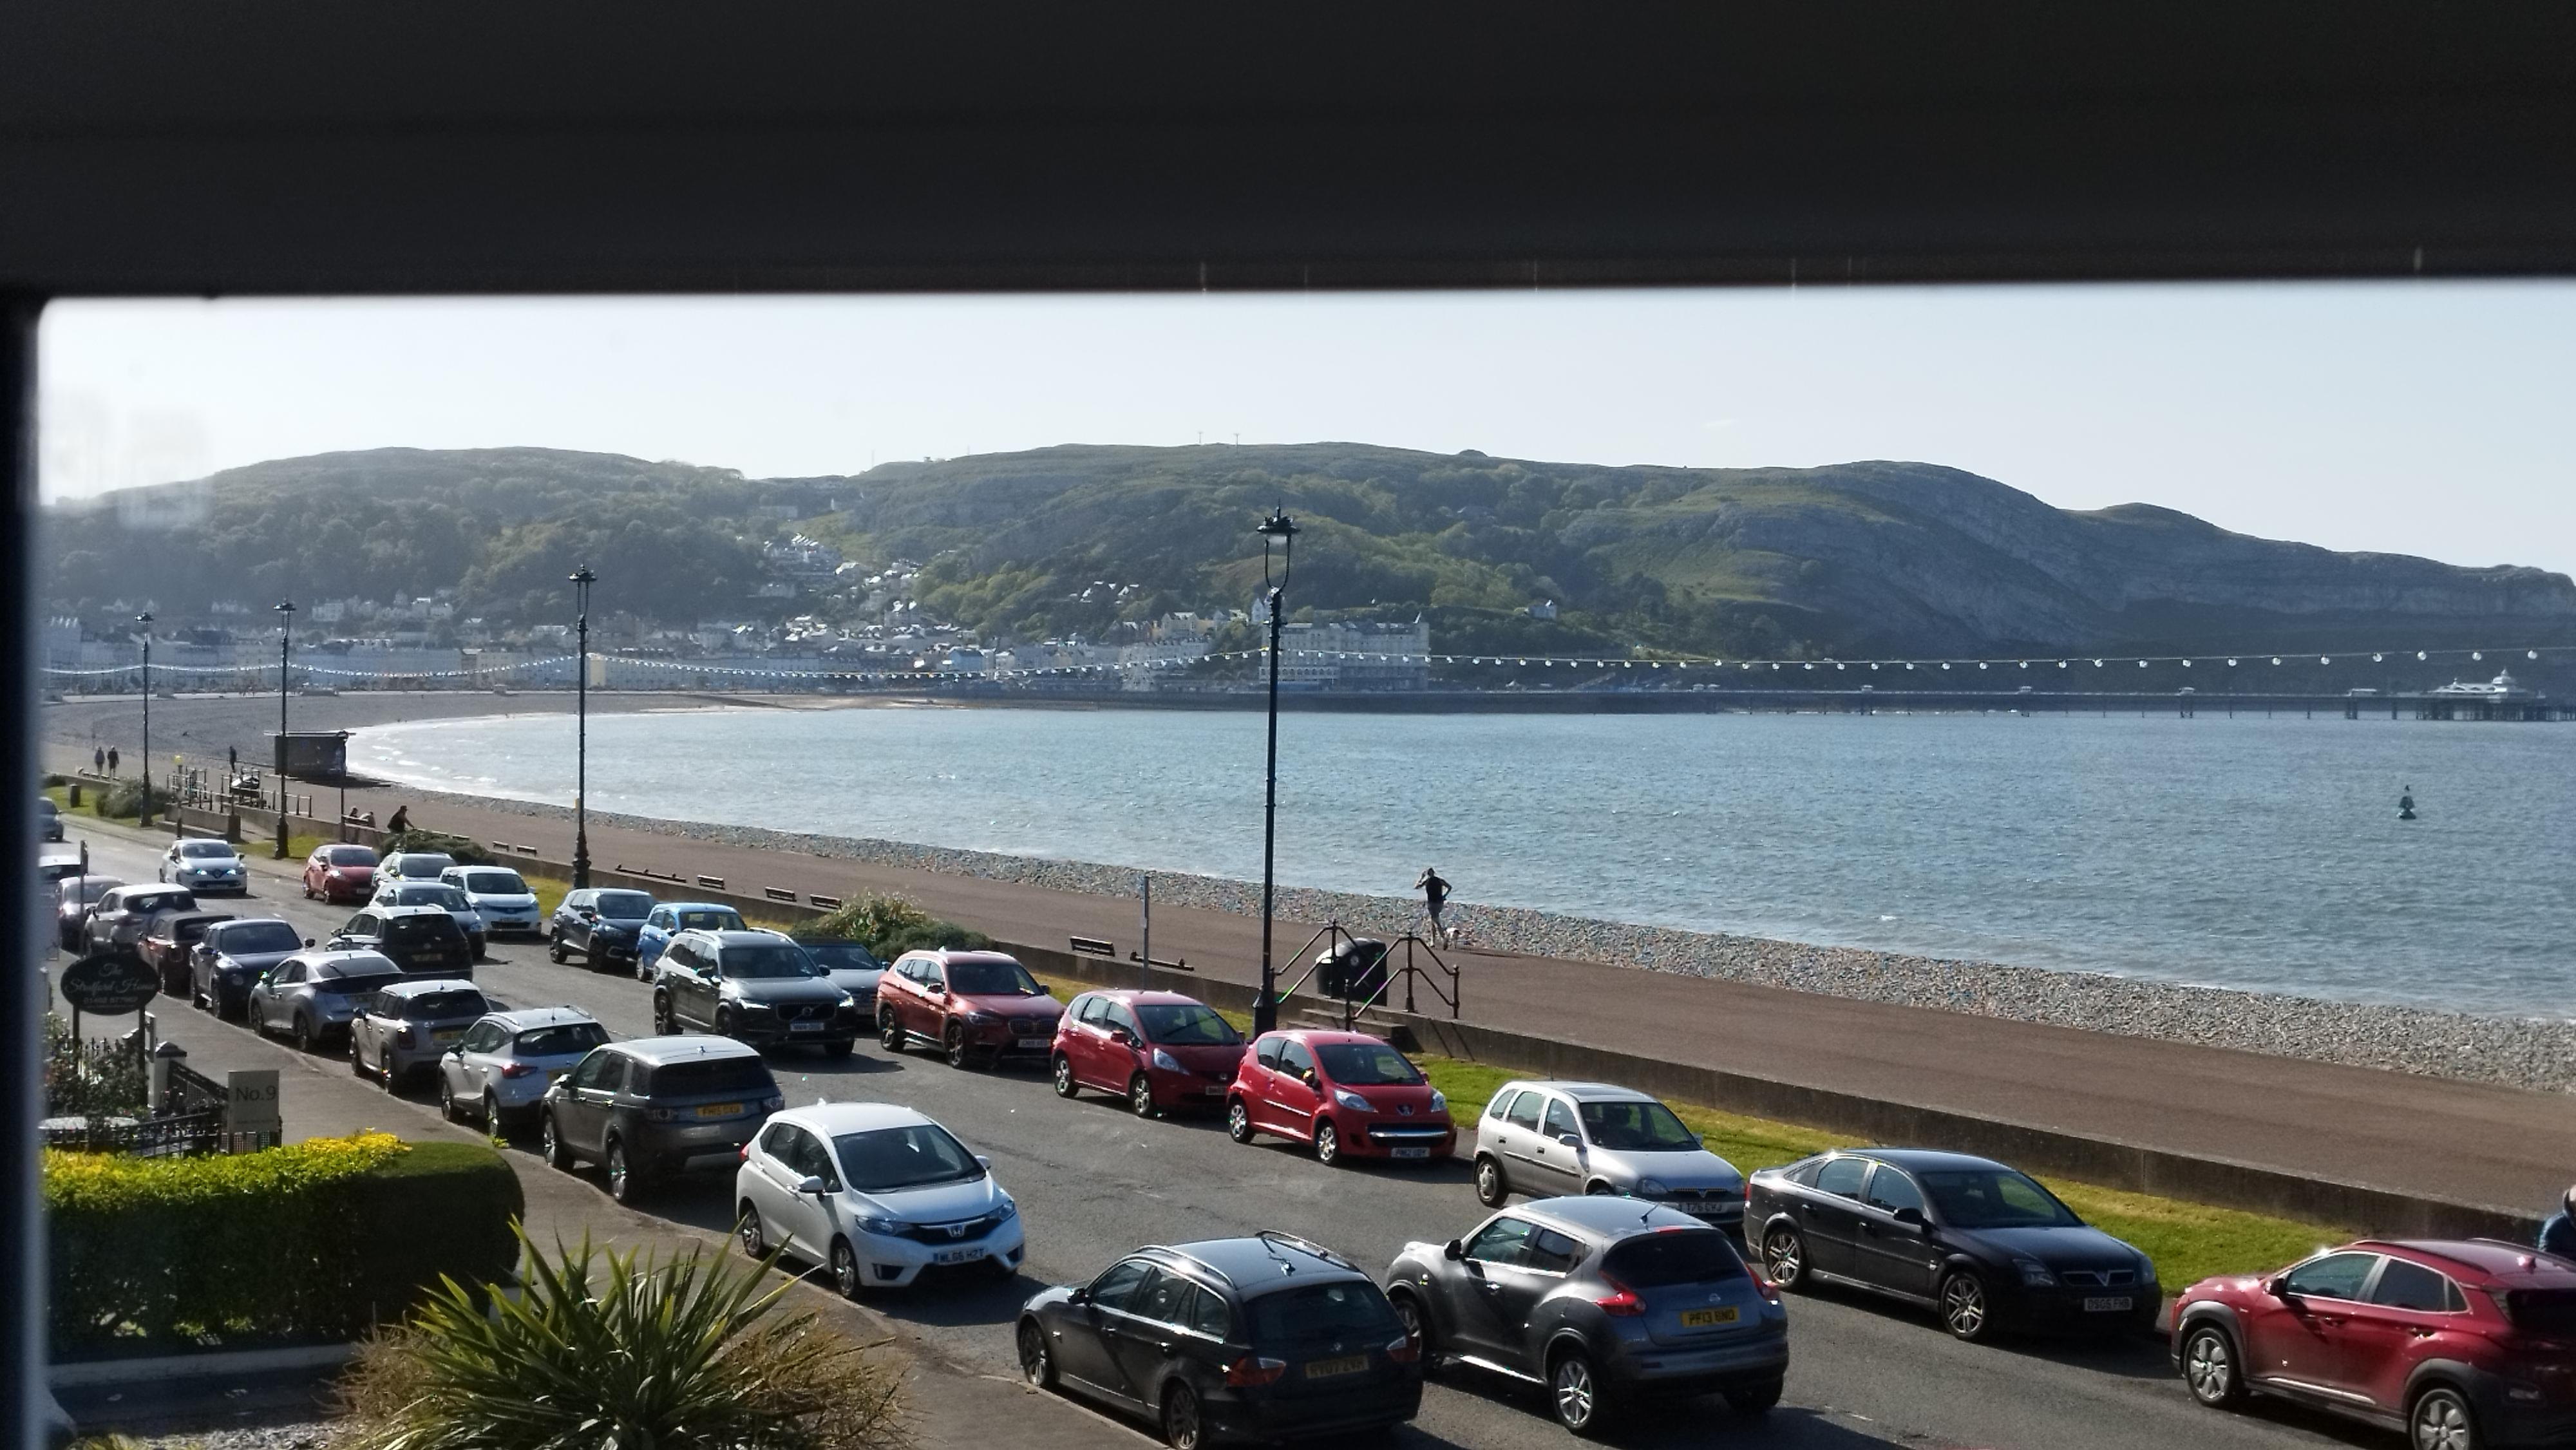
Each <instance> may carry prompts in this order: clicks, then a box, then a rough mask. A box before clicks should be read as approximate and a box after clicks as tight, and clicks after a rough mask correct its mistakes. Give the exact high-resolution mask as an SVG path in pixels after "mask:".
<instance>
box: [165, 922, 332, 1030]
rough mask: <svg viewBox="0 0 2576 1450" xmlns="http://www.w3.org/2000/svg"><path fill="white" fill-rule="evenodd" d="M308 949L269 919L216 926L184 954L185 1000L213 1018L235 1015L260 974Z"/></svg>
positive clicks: (289, 927)
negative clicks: (207, 1012) (186, 973)
mask: <svg viewBox="0 0 2576 1450" xmlns="http://www.w3.org/2000/svg"><path fill="white" fill-rule="evenodd" d="M312 945H313V939H312V938H311V937H298V936H297V935H296V934H295V928H294V926H292V925H291V924H289V923H287V922H283V921H279V920H277V919H276V918H274V917H265V918H252V919H250V920H242V919H240V918H235V919H234V920H231V921H219V922H216V923H215V924H214V925H212V926H210V927H208V928H206V935H205V938H204V939H203V940H201V941H199V942H198V943H197V944H196V945H195V946H194V947H191V948H190V949H189V951H188V983H189V986H188V993H189V999H190V1001H191V1003H192V1004H193V1005H195V1006H198V1007H201V1008H204V1009H205V1010H206V1011H209V1012H212V1013H214V1014H215V1015H216V1016H218V1017H238V1016H240V1015H241V1014H242V1012H243V1010H244V1008H245V1007H246V1005H247V1004H248V1003H249V1001H250V989H251V984H252V983H254V982H257V981H258V980H259V978H260V974H261V973H262V972H265V971H267V970H268V969H269V968H271V967H274V966H276V965H277V964H278V963H279V962H282V961H284V960H286V959H287V958H288V957H290V956H293V955H294V954H295V953H297V952H299V951H302V950H304V949H305V948H307V947H310V946H312Z"/></svg>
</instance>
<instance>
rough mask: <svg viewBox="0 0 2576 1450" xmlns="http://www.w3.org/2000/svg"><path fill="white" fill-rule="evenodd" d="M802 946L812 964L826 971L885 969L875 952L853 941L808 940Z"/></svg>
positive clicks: (879, 970)
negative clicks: (812, 960) (810, 958)
mask: <svg viewBox="0 0 2576 1450" xmlns="http://www.w3.org/2000/svg"><path fill="white" fill-rule="evenodd" d="M804 946H805V955H807V956H809V957H812V958H813V959H814V965H816V966H818V967H821V968H822V969H823V970H825V971H827V972H881V971H884V970H885V963H883V962H881V961H878V960H877V958H876V953H874V952H871V951H869V950H868V949H867V948H866V947H863V946H861V945H859V944H858V943H857V942H854V941H809V942H806V943H805V944H804Z"/></svg>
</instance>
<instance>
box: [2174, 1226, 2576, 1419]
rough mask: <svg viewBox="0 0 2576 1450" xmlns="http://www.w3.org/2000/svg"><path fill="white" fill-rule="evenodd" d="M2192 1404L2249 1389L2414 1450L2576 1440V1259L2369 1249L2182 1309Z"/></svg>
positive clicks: (2179, 1358) (2214, 1291)
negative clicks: (2369, 1425) (2356, 1423)
mask: <svg viewBox="0 0 2576 1450" xmlns="http://www.w3.org/2000/svg"><path fill="white" fill-rule="evenodd" d="M2173 1358H2174V1364H2175V1366H2176V1367H2177V1368H2179V1369H2180V1370H2181V1372H2182V1376H2183V1382H2184V1384H2185V1385H2186V1386H2188V1387H2189V1388H2190V1390H2191V1393H2192V1397H2193V1398H2195V1399H2197V1400H2199V1401H2200V1402H2201V1403H2202V1404H2204V1405H2212V1406H2228V1405H2234V1404H2236V1403H2238V1402H2239V1401H2241V1400H2243V1399H2244V1397H2245V1396H2246V1394H2247V1393H2248V1392H2249V1391H2259V1392H2262V1393H2265V1394H2271V1395H2278V1396H2280V1397H2282V1398H2284V1399H2291V1400H2297V1401H2299V1402H2301V1403H2303V1404H2307V1405H2312V1406H2315V1407H2317V1408H2319V1409H2325V1410H2332V1411H2336V1412H2338V1413H2341V1414H2346V1415H2351V1416H2354V1417H2355V1418H2358V1419H2363V1420H2367V1421H2371V1422H2373V1423H2376V1424H2382V1425H2386V1426H2389V1427H2391V1428H2395V1429H2402V1430H2404V1431H2405V1432H2406V1434H2407V1436H2408V1437H2409V1440H2410V1443H2411V1444H2412V1445H2413V1446H2414V1447H2415V1450H2497V1447H2503V1446H2509V1445H2564V1444H2566V1443H2568V1442H2569V1441H2570V1439H2571V1438H2576V1264H2571V1263H2569V1262H2567V1261H2566V1260H2563V1259H2556V1258H2552V1257H2550V1256H2548V1255H2546V1254H2542V1253H2539V1252H2537V1251H2535V1250H2532V1249H2526V1248H2522V1247H2520V1246H2518V1245H2515V1244H2509V1243H2502V1242H2499V1241H2497V1240H2493V1239H2473V1240H2470V1241H2468V1242H2465V1243H2452V1242H2418V1241H2402V1242H2381V1241H2377V1240H2364V1241H2362V1242H2360V1243H2356V1244H2347V1245H2345V1246H2344V1247H2342V1248H2340V1249H2329V1250H2327V1251H2326V1252H2323V1253H2320V1254H2318V1255H2317V1256H2316V1257H2314V1258H2311V1259H2308V1260H2306V1261H2304V1262H2302V1263H2298V1264H2293V1265H2291V1266H2290V1267H2289V1268H2287V1269H2284V1270H2282V1271H2281V1272H2280V1273H2277V1274H2273V1275H2270V1276H2268V1277H2264V1276H2249V1277H2244V1278H2224V1279H2204V1280H2202V1281H2201V1282H2199V1283H2197V1284H2194V1285H2192V1286H2191V1287H2190V1288H2189V1289H2186V1290H2184V1291H2183V1295H2182V1297H2181V1298H2180V1299H2179V1300H2177V1301H2176V1302H2175V1304H2174V1327H2173Z"/></svg>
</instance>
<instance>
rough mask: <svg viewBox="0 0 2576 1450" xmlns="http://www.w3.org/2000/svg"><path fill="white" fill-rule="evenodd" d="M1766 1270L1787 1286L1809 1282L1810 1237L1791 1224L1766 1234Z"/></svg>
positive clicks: (1793, 1287) (1803, 1285)
mask: <svg viewBox="0 0 2576 1450" xmlns="http://www.w3.org/2000/svg"><path fill="white" fill-rule="evenodd" d="M1762 1272H1763V1273H1764V1274H1767V1275H1769V1276H1770V1279H1771V1282H1772V1283H1774V1284H1777V1285H1779V1286H1780V1287H1781V1288H1783V1289H1790V1290H1798V1291H1804V1290H1805V1288H1806V1286H1807V1237H1806V1235H1804V1234H1802V1233H1800V1232H1798V1231H1797V1230H1796V1229H1794V1228H1791V1227H1790V1226H1789V1225H1787V1224H1785V1223H1784V1224H1779V1225H1776V1226H1774V1227H1773V1228H1772V1229H1771V1230H1770V1231H1769V1232H1768V1233H1765V1234H1764V1235H1762Z"/></svg>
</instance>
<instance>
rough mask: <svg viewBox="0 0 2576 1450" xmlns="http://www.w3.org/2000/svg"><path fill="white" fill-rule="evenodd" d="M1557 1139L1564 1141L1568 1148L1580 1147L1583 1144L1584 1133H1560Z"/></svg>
mask: <svg viewBox="0 0 2576 1450" xmlns="http://www.w3.org/2000/svg"><path fill="white" fill-rule="evenodd" d="M1556 1141H1558V1142H1560V1143H1563V1144H1564V1145H1565V1146H1567V1147H1568V1148H1580V1147H1582V1146H1583V1135H1582V1134H1580V1133H1559V1134H1557V1135H1556Z"/></svg>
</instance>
